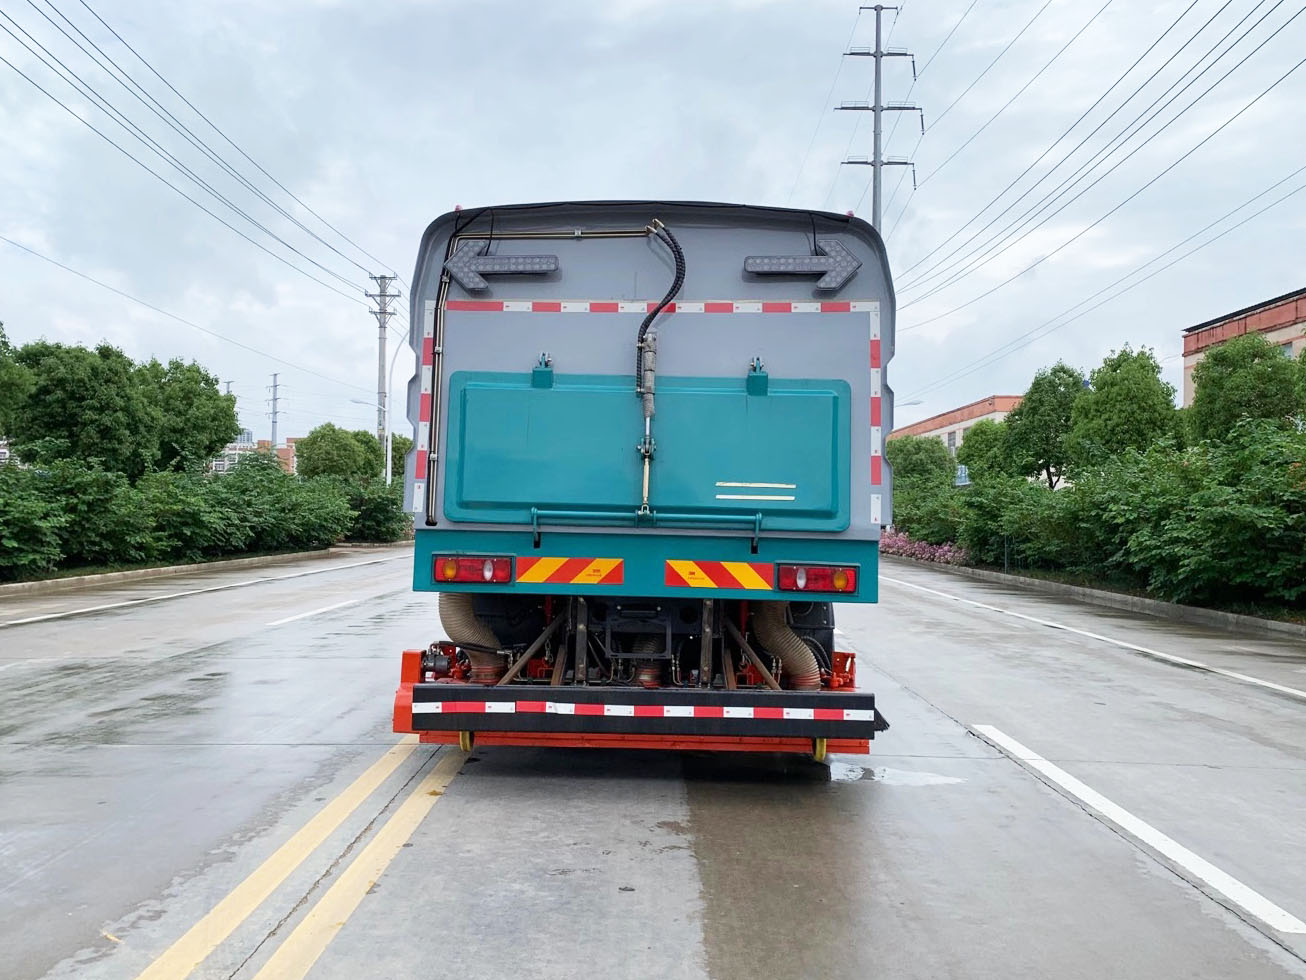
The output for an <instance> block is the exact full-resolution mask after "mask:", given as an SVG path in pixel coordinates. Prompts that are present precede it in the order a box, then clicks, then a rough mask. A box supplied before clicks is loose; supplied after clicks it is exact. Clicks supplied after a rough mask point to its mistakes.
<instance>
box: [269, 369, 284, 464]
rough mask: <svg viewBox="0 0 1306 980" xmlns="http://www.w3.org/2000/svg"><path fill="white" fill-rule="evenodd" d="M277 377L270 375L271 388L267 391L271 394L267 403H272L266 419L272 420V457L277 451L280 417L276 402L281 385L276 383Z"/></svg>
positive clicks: (277, 375) (276, 375)
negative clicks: (278, 421) (278, 419)
mask: <svg viewBox="0 0 1306 980" xmlns="http://www.w3.org/2000/svg"><path fill="white" fill-rule="evenodd" d="M279 377H280V375H279V374H274V375H272V387H271V388H270V389H269V390H270V391H271V392H272V398H271V399H269V401H270V402H271V403H272V411H270V412H268V417H269V418H271V419H272V453H273V455H275V454H276V451H277V418H278V417H279V416H280V415H281V411H280V409H279V408H278V407H277V403H278V401H279V399H280V395H281V384H280V382H278V381H277V379H278V378H279Z"/></svg>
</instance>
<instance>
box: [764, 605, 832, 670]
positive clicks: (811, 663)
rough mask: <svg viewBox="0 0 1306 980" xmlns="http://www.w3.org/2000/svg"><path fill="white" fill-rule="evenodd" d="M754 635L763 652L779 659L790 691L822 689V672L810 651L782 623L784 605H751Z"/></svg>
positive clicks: (796, 635)
mask: <svg viewBox="0 0 1306 980" xmlns="http://www.w3.org/2000/svg"><path fill="white" fill-rule="evenodd" d="M752 608H753V633H754V634H756V636H757V640H758V642H759V643H761V644H762V647H763V649H765V650H766V652H767V653H770V654H771V655H772V656H776V657H779V658H780V663H781V664H782V665H783V667H784V674H785V676H786V677H787V678H788V680H789V687H791V688H792V689H793V690H795V691H817V690H820V687H821V668H820V665H818V664H817V662H816V655H815V654H814V653H812V648H811V647H809V646H808V645H807V644H806V643H804V642H803V641H802V638H801V637H800V636H799V635H798V634H797V633H795V632H794V631H793V630H791V629H790V628H789V625H788V624H787V623H786V622H785V611H786V610H787V609H788V608H789V603H787V602H758V603H754V604H753V607H752Z"/></svg>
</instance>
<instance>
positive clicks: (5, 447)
mask: <svg viewBox="0 0 1306 980" xmlns="http://www.w3.org/2000/svg"><path fill="white" fill-rule="evenodd" d="M11 459H13V454H12V453H11V452H9V443H8V441H7V440H5V439H0V466H2V465H4V464H5V463H7V462H9V460H11Z"/></svg>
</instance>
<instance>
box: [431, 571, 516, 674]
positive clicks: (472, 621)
mask: <svg viewBox="0 0 1306 980" xmlns="http://www.w3.org/2000/svg"><path fill="white" fill-rule="evenodd" d="M440 625H442V626H443V627H444V631H445V632H446V633H448V634H449V639H451V640H453V642H454V643H456V644H457V645H458V646H459V647H461V648H462V649H463V650H464V651H465V652H466V654H467V659H468V660H469V661H471V665H472V681H473V682H474V683H477V684H493V683H495V682H496V681H498V679H499V678H500V677H502V676H503V675H504V672H505V671H506V670H507V666H506V665H505V664H504V661H503V656H502V655H501V654H498V653H490V652H489V651H491V650H498V649H499V638H498V637H497V636H495V635H494V630H492V629H490V627H488V626H486V625H485V624H484V623H483V622H481V620H480V618H479V617H478V616H477V615H476V610H475V609H474V608H473V607H472V597H471V595H470V594H469V593H467V592H441V593H440Z"/></svg>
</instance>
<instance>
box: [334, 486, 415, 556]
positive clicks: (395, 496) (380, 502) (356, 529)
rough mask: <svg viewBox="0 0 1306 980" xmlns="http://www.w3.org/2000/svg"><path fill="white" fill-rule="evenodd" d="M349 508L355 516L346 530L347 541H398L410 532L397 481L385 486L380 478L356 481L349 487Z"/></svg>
mask: <svg viewBox="0 0 1306 980" xmlns="http://www.w3.org/2000/svg"><path fill="white" fill-rule="evenodd" d="M349 509H350V510H352V511H353V512H354V513H355V514H356V515H357V516H356V517H355V518H354V524H353V527H351V528H350V529H349V540H350V541H399V540H402V539H403V538H406V537H408V536H409V535H410V534H411V533H412V529H413V522H412V518H410V517H409V516H408V513H407V512H406V511H405V510H404V488H403V486H402V484H400V483H393V484H391V485H390V486H386V484H385V481H384V480H381V479H379V478H372V479H364V480H357V481H355V482H354V483H352V484H351V485H350V486H349Z"/></svg>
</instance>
